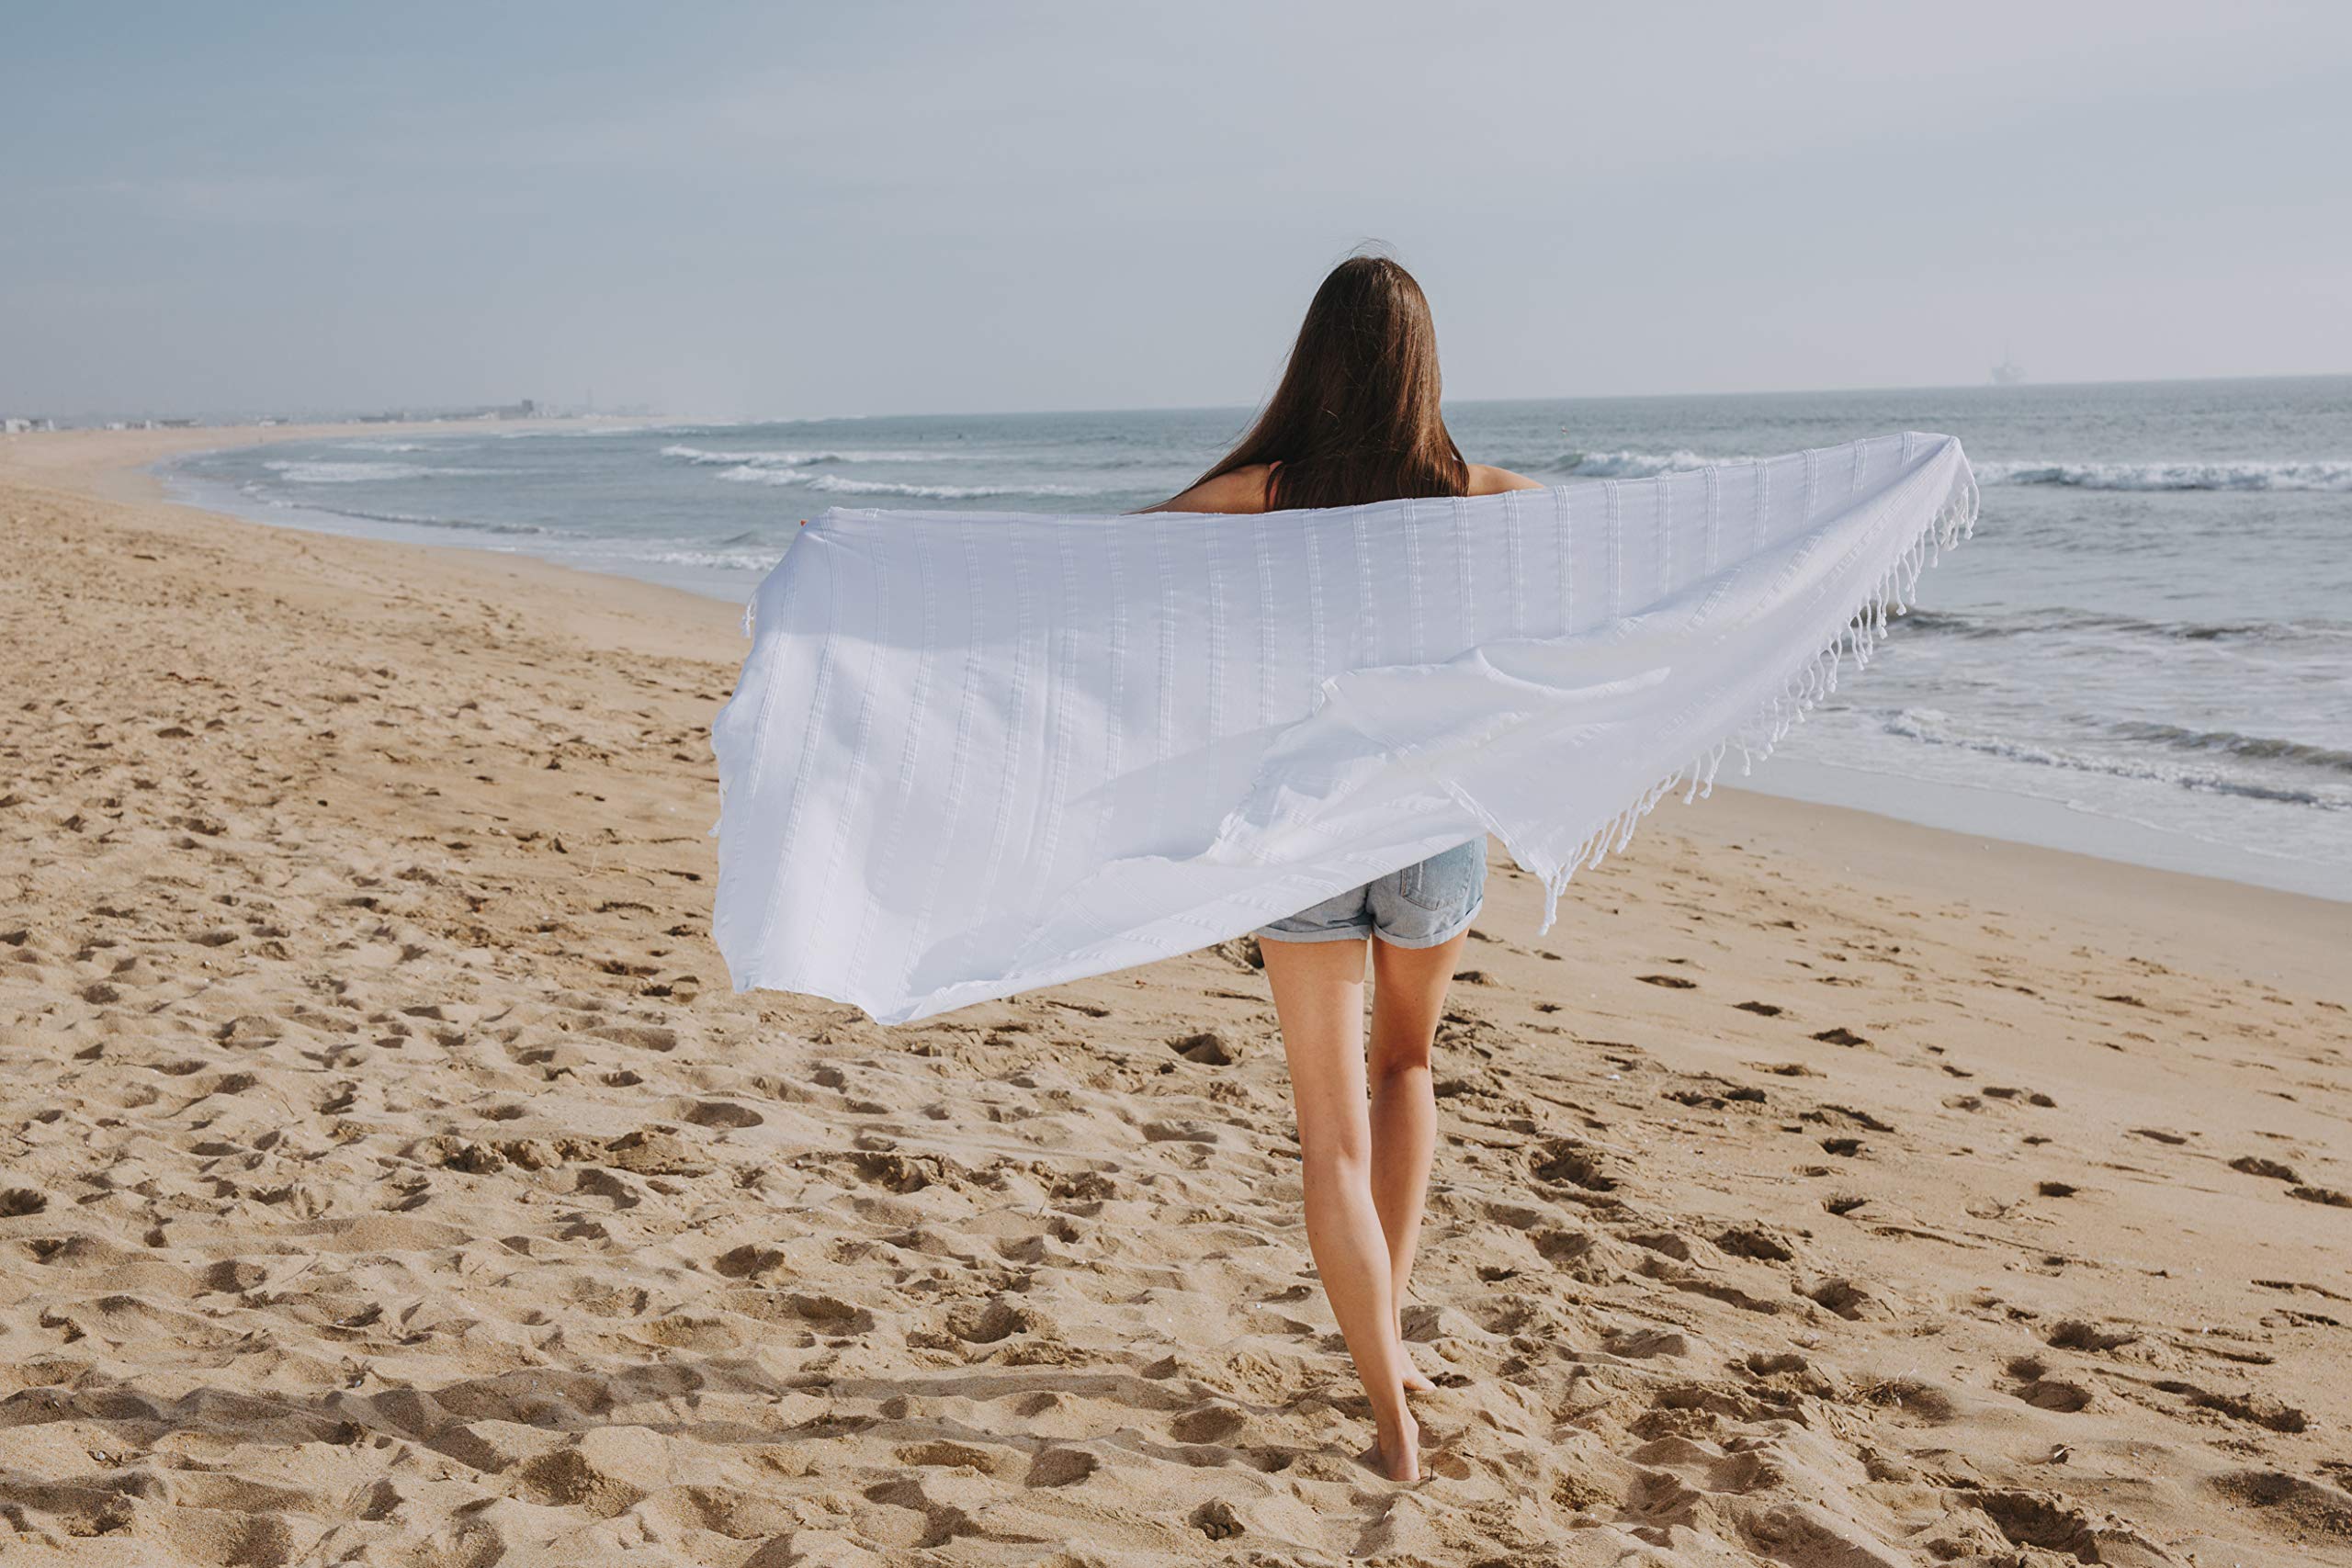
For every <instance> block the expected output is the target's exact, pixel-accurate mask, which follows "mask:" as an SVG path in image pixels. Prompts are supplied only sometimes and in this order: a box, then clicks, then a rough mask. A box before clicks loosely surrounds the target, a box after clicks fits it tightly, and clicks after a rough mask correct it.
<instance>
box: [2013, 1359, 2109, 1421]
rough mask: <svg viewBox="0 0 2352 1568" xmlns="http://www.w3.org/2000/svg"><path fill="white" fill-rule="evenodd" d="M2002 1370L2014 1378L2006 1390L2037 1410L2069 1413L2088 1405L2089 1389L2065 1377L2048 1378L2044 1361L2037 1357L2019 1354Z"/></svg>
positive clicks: (2047, 1368)
mask: <svg viewBox="0 0 2352 1568" xmlns="http://www.w3.org/2000/svg"><path fill="white" fill-rule="evenodd" d="M2006 1370H2007V1372H2008V1374H2009V1376H2010V1377H2012V1378H2015V1379H2016V1380H2017V1387H2015V1388H2013V1389H2011V1390H2010V1391H2009V1392H2010V1393H2013V1394H2015V1395H2017V1396H2018V1398H2019V1399H2022V1400H2024V1401H2025V1402H2026V1403H2027V1404H2030V1405H2033V1406H2034V1407H2035V1408H2037V1409H2040V1410H2056V1411H2060V1412H2063V1413H2064V1414H2068V1415H2072V1414H2073V1413H2075V1411H2078V1410H2087V1409H2089V1408H2090V1406H2091V1391H2090V1390H2089V1389H2087V1388H2086V1387H2085V1386H2084V1385H2082V1384H2081V1383H2078V1382H2073V1381H2071V1380H2069V1379H2066V1378H2056V1377H2052V1376H2051V1375H2050V1368H2049V1365H2048V1363H2046V1362H2044V1361H2043V1360H2042V1359H2041V1357H2039V1356H2019V1357H2018V1358H2017V1359H2015V1360H2013V1361H2011V1362H2010V1363H2009V1364H2008V1366H2007V1369H2006Z"/></svg>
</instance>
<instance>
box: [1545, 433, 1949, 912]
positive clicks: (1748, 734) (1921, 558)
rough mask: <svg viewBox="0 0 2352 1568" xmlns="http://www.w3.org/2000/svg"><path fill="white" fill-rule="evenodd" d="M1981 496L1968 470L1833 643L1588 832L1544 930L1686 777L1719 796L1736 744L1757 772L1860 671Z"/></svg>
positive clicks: (1549, 900) (1742, 766) (1562, 877)
mask: <svg viewBox="0 0 2352 1568" xmlns="http://www.w3.org/2000/svg"><path fill="white" fill-rule="evenodd" d="M1978 500H1979V497H1978V493H1977V487H1976V476H1975V475H1974V474H1973V472H1970V471H1969V470H1968V469H1966V468H1962V482H1961V483H1960V484H1959V485H1957V486H1955V487H1954V489H1953V491H1952V493H1951V495H1950V496H1948V497H1947V498H1945V501H1944V503H1943V504H1942V505H1941V506H1939V507H1938V508H1937V509H1936V513H1935V515H1934V516H1933V517H1931V518H1929V519H1928V523H1927V525H1926V526H1925V527H1923V528H1922V529H1921V530H1920V531H1919V535H1918V536H1917V538H1915V539H1913V540H1912V541H1911V543H1910V544H1909V545H1908V546H1907V547H1905V549H1904V551H1903V553H1902V554H1901V555H1900V556H1898V557H1897V558H1895V561H1894V565H1893V566H1891V567H1889V568H1888V569H1887V570H1886V571H1885V573H1884V574H1883V575H1882V576H1881V577H1880V578H1879V580H1878V581H1877V583H1876V584H1875V585H1873V587H1872V589H1871V593H1870V595H1869V597H1868V598H1866V599H1865V600H1864V601H1863V603H1862V604H1861V606H1860V608H1859V609H1857V610H1856V611H1855V612H1854V613H1853V615H1850V616H1849V617H1848V618H1847V621H1846V623H1845V624H1844V625H1843V626H1839V627H1838V630H1837V631H1836V632H1834V633H1832V634H1831V636H1830V637H1829V641H1828V643H1827V645H1826V646H1825V647H1823V648H1820V649H1814V650H1813V651H1811V652H1810V653H1808V654H1807V655H1806V656H1805V658H1804V660H1803V662H1801V663H1799V664H1798V665H1797V666H1796V667H1795V668H1793V669H1792V671H1790V673H1789V677H1788V679H1787V680H1786V681H1785V682H1782V685H1781V692H1780V694H1778V695H1776V696H1774V697H1771V698H1770V699H1769V700H1768V701H1767V702H1766V703H1765V705H1764V706H1763V707H1762V708H1761V709H1760V710H1758V714H1757V715H1756V716H1755V717H1754V718H1753V719H1752V720H1750V722H1749V723H1748V724H1747V725H1746V726H1744V727H1743V728H1741V729H1739V730H1738V731H1737V732H1736V733H1735V734H1734V735H1732V736H1731V737H1730V738H1729V739H1724V740H1722V741H1719V742H1717V743H1716V744H1715V745H1713V746H1712V747H1710V748H1708V749H1707V750H1704V751H1702V752H1701V753H1700V754H1699V755H1698V756H1696V757H1694V758H1692V759H1691V761H1688V762H1686V763H1684V764H1683V765H1682V766H1681V767H1679V768H1677V769H1676V770H1675V771H1674V772H1673V773H1668V775H1667V776H1666V777H1665V778H1663V779H1661V780H1659V781H1658V782H1657V784H1653V785H1651V786H1650V788H1649V789H1648V790H1646V791H1645V792H1644V793H1643V795H1642V796H1641V798H1640V799H1639V800H1638V801H1637V802H1635V803H1634V805H1632V806H1629V807H1626V808H1625V809H1624V810H1623V811H1620V812H1619V813H1617V814H1616V815H1615V816H1614V817H1611V818H1610V819H1609V820H1608V821H1607V822H1605V823H1603V824H1602V825H1601V826H1600V827H1599V828H1597V829H1594V830H1593V831H1592V832H1591V833H1589V834H1588V835H1586V837H1585V840H1584V841H1583V842H1582V843H1581V844H1579V845H1578V846H1577V850H1576V852H1575V853H1573V854H1571V855H1569V856H1568V857H1567V860H1566V863H1565V864H1563V865H1561V866H1560V867H1559V868H1558V869H1557V870H1555V871H1554V872H1552V873H1550V874H1548V875H1546V876H1545V877H1544V925H1543V928H1542V929H1543V931H1550V930H1551V929H1552V926H1553V923H1554V922H1555V920H1556V919H1558V918H1559V912H1560V896H1561V895H1562V894H1564V893H1566V891H1567V887H1568V879H1569V878H1570V877H1572V876H1574V875H1575V874H1576V873H1577V871H1579V870H1581V869H1584V868H1586V867H1598V866H1599V865H1600V863H1601V862H1602V861H1604V860H1606V859H1608V857H1609V856H1610V855H1611V854H1612V853H1622V852H1623V851H1624V849H1625V847H1626V846H1627V845H1628V844H1630V843H1632V842H1633V838H1634V828H1635V827H1636V826H1637V825H1638V824H1639V823H1640V821H1641V819H1642V818H1645V817H1646V816H1648V815H1649V814H1650V812H1651V810H1652V809H1653V808H1654V807H1656V806H1657V803H1658V802H1659V801H1660V800H1662V799H1664V798H1665V797H1666V795H1667V794H1668V791H1670V790H1672V789H1674V788H1676V787H1677V786H1678V785H1682V784H1684V783H1685V781H1686V780H1687V781H1688V785H1687V787H1686V788H1685V790H1684V793H1683V796H1682V798H1683V800H1684V801H1685V802H1686V803H1688V802H1689V801H1691V800H1692V799H1693V798H1704V797H1705V796H1707V795H1713V793H1714V787H1715V774H1716V773H1717V771H1718V770H1720V769H1721V768H1722V766H1723V762H1724V757H1725V756H1726V755H1728V754H1729V753H1730V752H1731V751H1733V750H1737V751H1738V753H1739V771H1740V773H1742V774H1743V775H1746V774H1747V773H1752V772H1753V771H1754V769H1755V766H1756V764H1757V763H1758V762H1759V761H1763V760H1764V759H1765V758H1767V757H1769V756H1770V755H1771V754H1772V750H1773V748H1775V747H1776V746H1778V745H1779V744H1780V743H1781V739H1782V738H1784V737H1785V736H1786V735H1787V734H1788V733H1789V731H1790V730H1792V729H1793V728H1796V727H1797V726H1798V725H1800V724H1803V723H1804V720H1805V715H1806V714H1807V713H1809V712H1811V711H1812V709H1813V708H1814V707H1815V705H1817V704H1818V703H1820V701H1821V700H1822V699H1823V698H1824V697H1826V696H1828V695H1829V694H1832V693H1834V692H1836V691H1837V690H1838V666H1839V664H1840V663H1841V662H1842V661H1844V660H1847V659H1851V660H1853V663H1854V667H1855V668H1856V669H1857V670H1864V669H1868V668H1869V667H1870V661H1871V656H1872V655H1873V654H1875V653H1876V652H1877V651H1878V645H1879V642H1880V641H1881V639H1883V637H1885V636H1886V632H1887V622H1888V612H1889V611H1890V610H1891V611H1892V612H1893V613H1894V615H1895V616H1898V617H1899V616H1901V615H1906V614H1908V613H1909V611H1910V608H1911V604H1912V602H1913V600H1914V598H1915V597H1916V595H1917V591H1918V587H1919V579H1920V577H1921V576H1922V575H1923V574H1924V573H1925V572H1926V570H1927V569H1928V567H1930V566H1935V565H1938V564H1939V563H1940V562H1941V561H1942V560H1943V557H1944V552H1945V551H1946V550H1952V549H1958V548H1959V547H1960V546H1961V544H1962V542H1963V541H1965V540H1967V539H1969V538H1971V537H1973V536H1974V534H1975V531H1976V512H1977V503H1978ZM1539 934H1540V933H1539Z"/></svg>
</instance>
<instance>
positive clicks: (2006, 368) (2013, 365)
mask: <svg viewBox="0 0 2352 1568" xmlns="http://www.w3.org/2000/svg"><path fill="white" fill-rule="evenodd" d="M2024 380H2025V367H2024V366H2022V365H2019V364H2018V356H2017V355H2014V354H2011V353H2010V352H2009V351H2008V350H2007V348H2004V349H2002V350H2001V362H2000V363H1999V364H1998V365H1996V366H1995V367H1993V385H1995V386H1996V387H2015V386H2018V385H2019V384H2020V383H2022V382H2023V381H2024Z"/></svg>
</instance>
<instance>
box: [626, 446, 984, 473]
mask: <svg viewBox="0 0 2352 1568" xmlns="http://www.w3.org/2000/svg"><path fill="white" fill-rule="evenodd" d="M662 456H663V457H676V458H678V459H680V460H681V461H684V462H688V463H704V464H720V463H727V464H735V465H738V466H741V467H745V468H809V467H812V466H813V465H815V464H818V463H937V462H942V461H945V460H947V459H949V458H952V457H955V456H956V454H954V453H952V452H714V451H712V450H710V449H709V448H707V447H703V446H664V447H662Z"/></svg>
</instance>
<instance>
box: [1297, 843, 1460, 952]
mask: <svg viewBox="0 0 2352 1568" xmlns="http://www.w3.org/2000/svg"><path fill="white" fill-rule="evenodd" d="M1486 894H1487V840H1485V838H1483V837H1480V838H1476V839H1473V840H1470V841H1469V842H1468V843H1466V844H1457V845H1455V846H1454V847H1453V849H1450V850H1445V851H1442V852H1439V853H1437V854H1433V855H1431V856H1430V858H1429V859H1427V860H1425V861H1421V862H1419V863H1417V864H1414V865H1408V866H1407V867H1406V868H1405V869H1404V870H1402V871H1392V872H1390V873H1389V874H1387V875H1385V876H1384V877H1381V878H1380V879H1379V880H1377V881H1375V882H1367V883H1365V884H1364V885H1363V886H1362V887H1358V888H1355V889H1352V890H1351V891H1349V892H1346V893H1342V894H1340V896H1339V897H1336V898H1326V899H1324V900H1323V902H1321V903H1320V904H1317V905H1314V906H1312V907H1310V908H1305V909H1301V910H1300V911H1299V912H1298V913H1297V914H1295V915H1292V916H1289V917H1287V918H1285V919H1279V920H1276V921H1275V922H1274V923H1273V924H1272V925H1270V926H1261V927H1259V928H1258V935H1259V936H1260V937H1261V938H1263V939H1264V940H1266V941H1269V942H1346V941H1349V940H1351V939H1352V940H1354V941H1357V942H1362V941H1363V939H1364V938H1365V937H1368V936H1377V937H1378V938H1380V940H1381V941H1383V942H1386V943H1388V944H1389V945H1390V946H1391V947H1435V946H1437V945H1438V944H1440V943H1441V942H1452V941H1453V939H1454V938H1455V937H1457V936H1460V935H1461V934H1462V933H1463V932H1464V931H1468V930H1469V929H1470V922H1471V921H1472V920H1474V919H1477V918H1478V908H1479V906H1480V905H1482V904H1484V903H1485V902H1486Z"/></svg>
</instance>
